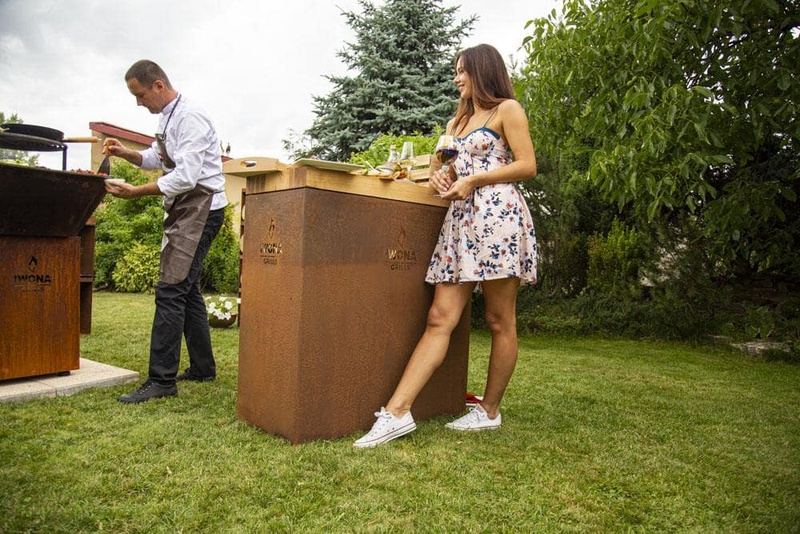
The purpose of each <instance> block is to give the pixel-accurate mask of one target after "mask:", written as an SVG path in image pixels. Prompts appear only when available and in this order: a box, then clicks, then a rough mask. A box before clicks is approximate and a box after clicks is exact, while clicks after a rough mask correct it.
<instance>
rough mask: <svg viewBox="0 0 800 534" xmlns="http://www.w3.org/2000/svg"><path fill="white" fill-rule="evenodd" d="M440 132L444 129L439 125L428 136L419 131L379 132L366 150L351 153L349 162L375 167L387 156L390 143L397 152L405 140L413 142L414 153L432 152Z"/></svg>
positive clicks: (419, 154)
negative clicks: (411, 133) (394, 133)
mask: <svg viewBox="0 0 800 534" xmlns="http://www.w3.org/2000/svg"><path fill="white" fill-rule="evenodd" d="M442 133H444V130H442V128H441V127H437V128H436V129H434V132H433V134H431V135H430V136H425V135H422V134H420V133H414V134H413V135H390V134H381V135H379V136H378V137H376V138H375V140H374V141H372V144H370V145H369V148H368V149H367V150H365V151H364V152H358V153H355V154H353V155H352V157H351V158H350V162H351V163H356V164H358V165H365V164H369V165H372V166H373V167H377V166H378V165H380V164H381V163H384V162H385V161H386V159H387V158H388V157H389V147H390V146H391V145H395V147H396V148H397V150H398V152H399V151H400V147H402V146H403V143H404V142H405V141H411V142H412V143H414V154H416V155H417V156H421V155H423V154H433V150H434V148H436V141H438V140H439V136H440V135H441V134H442Z"/></svg>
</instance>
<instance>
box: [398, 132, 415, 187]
mask: <svg viewBox="0 0 800 534" xmlns="http://www.w3.org/2000/svg"><path fill="white" fill-rule="evenodd" d="M400 166H401V167H402V168H404V169H405V171H406V178H408V179H411V168H412V167H413V166H414V143H412V142H411V141H405V142H404V143H403V148H402V149H401V150H400Z"/></svg>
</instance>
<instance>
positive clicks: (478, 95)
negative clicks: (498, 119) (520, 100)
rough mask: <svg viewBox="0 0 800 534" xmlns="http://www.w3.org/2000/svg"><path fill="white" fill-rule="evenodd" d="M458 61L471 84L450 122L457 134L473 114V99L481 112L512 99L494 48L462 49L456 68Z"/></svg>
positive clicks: (503, 64) (508, 80) (509, 86)
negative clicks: (470, 90)
mask: <svg viewBox="0 0 800 534" xmlns="http://www.w3.org/2000/svg"><path fill="white" fill-rule="evenodd" d="M459 59H461V63H462V66H463V68H464V70H465V71H466V73H467V74H468V75H469V78H470V80H471V81H472V96H471V97H470V98H461V99H460V100H459V101H458V108H457V109H456V116H455V119H454V120H453V133H457V132H460V131H461V130H462V129H463V128H464V127H466V126H467V124H468V123H469V120H470V119H471V118H472V116H473V115H474V114H475V106H474V104H473V100H475V101H477V103H478V105H479V106H480V107H482V108H483V109H492V108H494V107H495V106H497V105H498V104H500V102H502V101H503V100H508V99H515V97H514V88H513V87H512V86H511V78H510V77H509V76H508V71H507V70H506V64H505V63H504V62H503V58H502V57H501V56H500V52H498V51H497V49H496V48H495V47H493V46H492V45H488V44H480V45H478V46H473V47H471V48H465V49H464V50H462V51H460V52H459V53H458V54H456V60H455V65H456V68H458V60H459Z"/></svg>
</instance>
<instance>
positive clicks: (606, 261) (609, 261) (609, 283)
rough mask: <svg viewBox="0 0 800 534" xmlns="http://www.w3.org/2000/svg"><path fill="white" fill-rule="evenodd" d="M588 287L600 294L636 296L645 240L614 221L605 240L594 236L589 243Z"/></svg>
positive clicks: (639, 286)
mask: <svg viewBox="0 0 800 534" xmlns="http://www.w3.org/2000/svg"><path fill="white" fill-rule="evenodd" d="M588 255H589V270H588V275H587V286H588V287H589V288H591V289H594V290H596V291H598V292H600V293H604V294H613V295H629V296H631V297H637V296H638V295H639V294H640V292H641V284H640V281H639V268H640V266H642V265H643V264H644V263H645V261H646V259H647V254H646V249H645V247H644V243H643V238H642V237H640V235H639V234H638V233H637V231H636V230H634V229H626V228H625V227H624V226H622V224H620V223H619V222H618V221H614V222H613V223H612V225H611V230H610V231H609V232H608V235H607V236H606V237H601V236H598V235H593V236H591V237H590V238H589V243H588Z"/></svg>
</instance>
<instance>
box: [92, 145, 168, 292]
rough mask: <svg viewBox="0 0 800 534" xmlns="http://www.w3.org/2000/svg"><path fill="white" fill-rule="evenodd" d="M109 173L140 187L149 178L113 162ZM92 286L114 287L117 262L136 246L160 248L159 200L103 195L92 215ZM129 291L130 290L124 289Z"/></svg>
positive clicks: (121, 163) (124, 164)
mask: <svg viewBox="0 0 800 534" xmlns="http://www.w3.org/2000/svg"><path fill="white" fill-rule="evenodd" d="M112 174H113V175H114V176H115V177H117V178H123V179H124V180H126V181H127V182H128V183H131V184H135V185H141V184H144V183H147V182H148V181H150V179H151V178H150V177H149V176H148V175H147V174H146V173H144V172H143V171H141V170H140V169H138V168H136V167H135V166H133V165H131V164H130V163H128V162H126V161H119V160H117V161H115V162H114V164H113V166H112ZM95 218H96V227H95V279H94V282H95V285H96V286H98V287H111V288H112V289H113V288H114V287H115V284H116V282H115V281H114V272H115V270H116V266H117V263H118V262H119V261H120V260H121V259H122V258H123V257H124V256H125V254H126V253H127V252H128V251H129V250H130V249H131V248H132V247H133V246H134V245H136V244H145V245H149V246H152V247H156V249H157V250H158V247H160V245H161V233H162V228H163V219H164V210H163V209H162V207H161V198H160V197H156V196H148V197H142V198H137V199H134V200H125V199H119V198H115V197H112V196H110V195H108V196H106V197H105V199H104V201H103V204H102V205H101V206H100V207H99V208H98V209H97V212H96V214H95ZM126 291H130V290H126Z"/></svg>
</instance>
